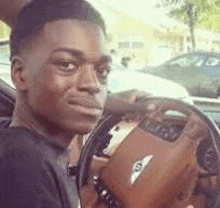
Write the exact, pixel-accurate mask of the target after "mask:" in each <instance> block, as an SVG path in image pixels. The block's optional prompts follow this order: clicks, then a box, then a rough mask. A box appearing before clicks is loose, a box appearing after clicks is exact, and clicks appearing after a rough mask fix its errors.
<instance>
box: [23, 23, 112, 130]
mask: <svg viewBox="0 0 220 208" xmlns="http://www.w3.org/2000/svg"><path fill="white" fill-rule="evenodd" d="M33 42H34V44H33V48H32V49H31V51H30V53H29V55H28V56H27V59H26V65H25V76H26V80H27V82H26V83H27V91H26V93H27V102H28V105H29V106H30V108H31V111H32V113H33V115H34V116H35V118H43V120H44V121H46V122H45V123H44V125H47V126H46V128H49V129H50V130H54V128H57V129H56V130H62V131H63V130H64V131H67V132H73V133H88V132H89V131H91V130H92V129H93V128H94V127H95V125H96V122H97V121H98V119H99V118H100V116H101V114H102V110H103V107H104V103H105V99H106V91H107V90H106V77H107V74H108V71H109V64H110V63H109V61H110V60H109V56H108V53H107V49H106V45H105V37H104V34H103V32H102V30H101V29H100V28H99V27H98V26H96V25H94V24H91V23H89V22H87V21H80V20H71V19H67V20H57V21H53V22H49V23H47V24H46V25H45V26H44V29H43V32H42V33H40V34H39V35H38V37H37V38H36V39H35V40H34V41H33Z"/></svg>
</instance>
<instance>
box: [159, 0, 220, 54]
mask: <svg viewBox="0 0 220 208" xmlns="http://www.w3.org/2000/svg"><path fill="white" fill-rule="evenodd" d="M161 1H162V4H163V6H166V7H168V6H169V7H171V6H172V7H171V10H170V12H169V15H170V16H172V17H175V18H178V19H179V20H181V21H182V22H184V23H185V24H186V25H188V27H189V31H190V36H191V43H192V49H193V50H195V49H196V41H195V35H194V29H195V26H196V25H199V26H203V27H205V28H208V29H212V30H213V29H214V30H218V31H220V16H219V15H218V14H220V0H161Z"/></svg>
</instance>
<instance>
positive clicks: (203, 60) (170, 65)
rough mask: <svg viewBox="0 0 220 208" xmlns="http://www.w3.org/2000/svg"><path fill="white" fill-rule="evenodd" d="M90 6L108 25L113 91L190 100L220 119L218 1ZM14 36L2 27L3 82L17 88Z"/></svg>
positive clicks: (118, 1) (121, 0)
mask: <svg viewBox="0 0 220 208" xmlns="http://www.w3.org/2000/svg"><path fill="white" fill-rule="evenodd" d="M88 1H89V2H90V3H91V4H93V5H94V7H95V8H96V9H98V10H99V11H100V13H101V14H102V16H103V18H104V20H105V22H106V26H107V35H106V37H107V41H108V48H109V53H110V54H111V57H112V72H111V73H110V76H109V91H110V92H112V93H114V92H120V91H123V90H130V89H131V88H135V89H137V90H141V91H145V92H146V93H147V94H151V95H154V96H161V95H162V96H164V97H172V98H175V99H182V100H187V102H190V103H194V104H196V105H197V106H199V107H200V108H201V109H202V110H204V109H205V110H206V111H207V112H208V113H209V112H210V111H211V110H212V111H214V112H215V117H216V115H218V110H216V108H214V107H210V104H211V103H213V102H214V103H215V105H214V106H216V105H217V104H216V103H218V102H219V105H220V101H219V97H220V54H219V50H220V29H219V28H220V24H219V22H220V21H219V16H218V15H217V13H216V14H215V12H213V11H218V9H220V6H219V5H218V4H217V3H216V2H217V1H214V0H212V1H199V0H193V1H188V0H186V1H185V0H178V1H172V0H155V1H151V0H136V1H134V0H111V1H105V0H88ZM207 8H208V10H207ZM184 9H185V10H184ZM9 35H10V29H9V27H7V26H6V25H5V24H4V23H3V22H0V68H1V71H0V78H1V79H3V80H4V81H6V82H7V83H8V84H10V85H11V86H13V83H12V81H11V78H10V61H9V54H10V51H9ZM130 72H132V74H130ZM200 98H201V99H200ZM199 99H200V101H201V102H198V100H199ZM204 106H205V107H204ZM207 106H209V107H210V108H208V109H209V110H207ZM212 114H213V112H212ZM219 121H220V119H219Z"/></svg>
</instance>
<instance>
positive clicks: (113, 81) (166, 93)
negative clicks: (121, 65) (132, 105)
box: [108, 70, 192, 104]
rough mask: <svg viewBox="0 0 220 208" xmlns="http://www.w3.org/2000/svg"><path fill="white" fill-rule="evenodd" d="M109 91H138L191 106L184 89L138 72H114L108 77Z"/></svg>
mask: <svg viewBox="0 0 220 208" xmlns="http://www.w3.org/2000/svg"><path fill="white" fill-rule="evenodd" d="M108 84H109V86H108V87H109V91H110V92H112V93H117V92H121V91H128V90H133V89H136V90H139V91H142V92H145V93H147V94H150V95H152V96H155V97H168V98H174V99H179V100H182V101H184V102H187V103H191V104H192V100H191V98H190V96H189V93H188V91H187V90H186V88H184V87H183V86H181V85H180V84H177V83H175V82H173V81H171V80H168V79H165V78H161V77H158V76H155V75H152V74H147V73H142V72H139V71H129V70H114V71H112V72H111V73H110V75H109V80H108Z"/></svg>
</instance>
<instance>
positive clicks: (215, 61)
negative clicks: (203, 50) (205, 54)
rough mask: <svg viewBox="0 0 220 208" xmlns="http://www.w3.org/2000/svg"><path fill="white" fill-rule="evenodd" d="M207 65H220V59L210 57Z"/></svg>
mask: <svg viewBox="0 0 220 208" xmlns="http://www.w3.org/2000/svg"><path fill="white" fill-rule="evenodd" d="M205 66H219V67H220V59H219V58H217V57H209V58H208V59H207V61H206V62H205Z"/></svg>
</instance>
